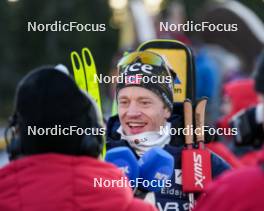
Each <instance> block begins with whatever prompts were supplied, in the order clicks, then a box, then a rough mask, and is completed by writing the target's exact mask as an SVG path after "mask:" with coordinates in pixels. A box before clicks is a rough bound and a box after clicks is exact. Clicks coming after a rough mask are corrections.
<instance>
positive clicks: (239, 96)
mask: <svg viewBox="0 0 264 211" xmlns="http://www.w3.org/2000/svg"><path fill="white" fill-rule="evenodd" d="M223 95H226V96H228V97H229V98H230V100H231V104H232V109H231V111H230V113H229V114H227V115H225V116H223V117H222V118H221V119H220V120H219V121H218V127H220V128H228V127H229V126H228V121H229V120H230V119H231V117H232V116H233V115H234V114H235V113H237V112H239V111H241V110H242V109H246V108H249V107H251V106H254V105H257V103H258V102H259V100H258V96H257V93H256V92H255V90H254V81H253V80H252V79H241V80H236V81H231V82H229V83H227V84H225V85H224V88H223Z"/></svg>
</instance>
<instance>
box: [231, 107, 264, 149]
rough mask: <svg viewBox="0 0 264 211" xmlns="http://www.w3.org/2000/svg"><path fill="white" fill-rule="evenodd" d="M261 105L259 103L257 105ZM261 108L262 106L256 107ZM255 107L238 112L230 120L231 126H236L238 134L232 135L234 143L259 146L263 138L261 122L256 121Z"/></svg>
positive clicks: (263, 131)
mask: <svg viewBox="0 0 264 211" xmlns="http://www.w3.org/2000/svg"><path fill="white" fill-rule="evenodd" d="M258 106H261V105H258ZM258 109H262V108H260V107H259V108H258ZM256 110H257V107H256V106H255V107H252V108H249V109H246V110H243V111H241V112H239V113H238V114H237V115H235V116H234V117H233V118H232V120H231V121H230V126H231V127H232V128H237V132H238V134H237V135H236V136H234V139H235V143H236V145H241V146H245V145H251V146H254V147H256V148H259V147H260V146H261V145H262V143H263V140H264V130H263V124H264V123H263V122H257V119H256V117H257V115H256Z"/></svg>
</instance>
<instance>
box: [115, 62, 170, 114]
mask: <svg viewBox="0 0 264 211" xmlns="http://www.w3.org/2000/svg"><path fill="white" fill-rule="evenodd" d="M164 63H165V62H164ZM133 65H135V67H136V69H137V71H135V68H130V67H131V66H132V67H133ZM144 65H146V64H144V63H141V61H140V60H135V61H134V62H133V63H131V64H129V66H125V67H119V76H121V77H122V79H123V80H121V82H117V87H116V96H118V92H119V91H120V89H122V88H125V87H130V86H139V87H142V88H145V89H148V90H150V91H152V92H153V93H155V94H156V95H157V96H158V97H159V98H160V99H161V100H162V101H163V102H164V104H165V105H166V106H167V107H168V108H169V109H170V110H171V111H172V109H173V75H172V73H171V72H170V70H169V68H168V67H166V66H159V67H158V66H154V65H149V64H147V65H148V68H147V70H146V68H144ZM130 69H132V70H130Z"/></svg>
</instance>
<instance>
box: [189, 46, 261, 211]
mask: <svg viewBox="0 0 264 211" xmlns="http://www.w3.org/2000/svg"><path fill="white" fill-rule="evenodd" d="M255 89H256V91H257V92H258V93H259V94H260V96H261V103H262V104H263V105H264V51H263V53H262V55H261V57H260V62H259V64H258V66H257V70H256V74H255ZM263 114H264V112H262V115H263ZM262 124H263V127H264V123H263V122H262ZM252 144H253V143H252ZM263 187H264V148H262V150H261V151H260V153H259V157H258V162H257V164H256V165H254V166H249V167H244V168H240V169H236V170H233V171H230V172H227V173H224V174H223V175H221V176H220V177H219V178H218V179H217V180H215V181H214V182H213V183H211V184H209V185H208V186H207V188H206V189H205V191H204V194H203V195H202V196H201V198H200V199H199V200H198V202H197V205H196V207H195V209H194V211H211V210H214V211H222V210H232V211H243V210H250V211H261V210H264V203H263V196H264V188H263Z"/></svg>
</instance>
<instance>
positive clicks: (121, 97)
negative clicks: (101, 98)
mask: <svg viewBox="0 0 264 211" xmlns="http://www.w3.org/2000/svg"><path fill="white" fill-rule="evenodd" d="M118 99H129V98H128V96H118Z"/></svg>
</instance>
